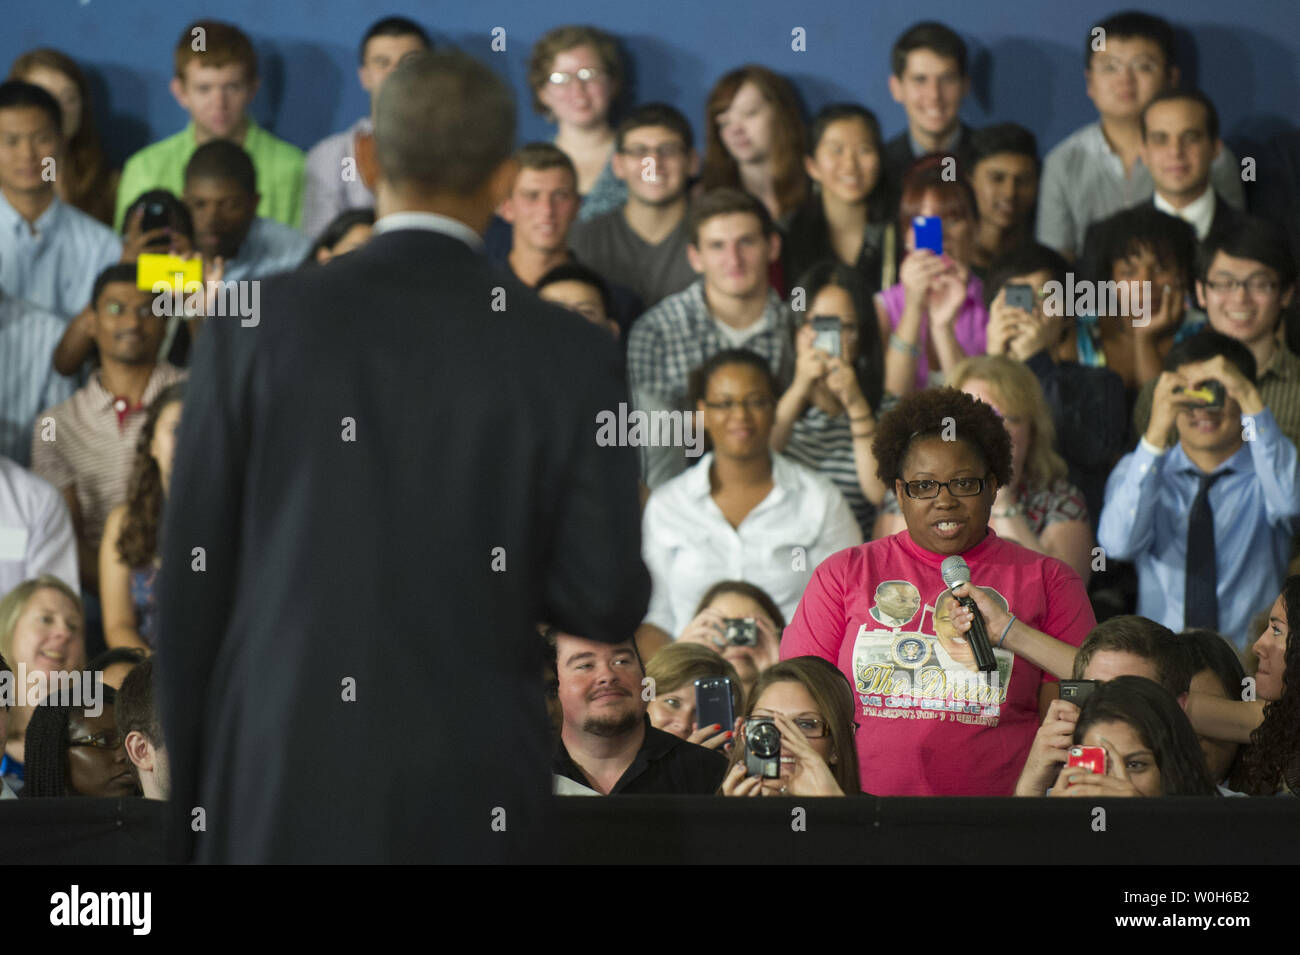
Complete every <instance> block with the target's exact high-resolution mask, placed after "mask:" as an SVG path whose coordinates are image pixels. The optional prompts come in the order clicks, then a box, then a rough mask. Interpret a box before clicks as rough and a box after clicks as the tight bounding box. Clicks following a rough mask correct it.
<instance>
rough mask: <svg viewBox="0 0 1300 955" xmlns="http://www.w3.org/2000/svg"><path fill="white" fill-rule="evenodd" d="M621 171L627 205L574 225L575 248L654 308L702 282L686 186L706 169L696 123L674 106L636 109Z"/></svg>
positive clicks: (623, 135)
mask: <svg viewBox="0 0 1300 955" xmlns="http://www.w3.org/2000/svg"><path fill="white" fill-rule="evenodd" d="M613 169H614V175H615V176H617V177H618V178H619V179H620V180H621V181H623V182H625V183H626V184H627V200H626V201H625V202H624V203H623V204H622V205H621V206H618V207H617V208H614V209H611V210H610V211H609V212H605V213H601V214H600V215H597V216H592V217H591V218H589V219H585V220H583V221H580V222H578V223H577V224H576V225H574V227H573V231H572V233H571V234H570V236H569V246H570V248H572V249H573V251H574V252H575V253H576V254H577V256H578V258H579V259H580V260H581V261H582V262H584V263H585V264H587V265H589V266H591V267H592V268H593V269H595V270H596V271H597V272H599V273H600V274H601V275H602V276H604V277H605V278H606V279H607V280H609V281H611V282H617V283H618V284H619V285H622V286H623V287H625V288H627V289H630V290H631V292H632V294H634V295H635V296H636V297H637V298H638V299H640V301H641V303H642V305H643V306H644V307H646V308H653V307H654V306H655V305H658V304H659V303H660V302H661V301H663V300H664V299H665V298H667V297H668V296H669V295H674V294H676V293H677V292H680V291H682V290H683V289H685V288H686V287H687V286H689V285H690V284H691V283H692V282H694V281H695V279H696V275H695V271H694V269H692V268H691V262H690V259H689V257H688V256H687V254H686V246H687V243H688V237H689V233H688V230H687V220H686V203H687V200H686V187H687V185H688V184H689V182H690V179H691V177H693V176H694V175H695V174H696V173H697V172H698V170H699V157H698V156H697V155H696V153H695V139H694V134H693V133H692V132H691V124H690V123H689V122H687V120H686V117H685V116H683V115H682V114H681V113H680V112H679V111H678V110H677V109H676V108H674V107H672V106H669V105H668V104H667V103H646V104H644V105H642V106H638V107H636V108H635V109H633V110H632V111H631V112H630V113H628V115H627V116H626V117H625V118H624V119H623V121H622V122H621V123H619V124H618V133H617V135H616V138H615V146H614V158H613ZM651 172H653V175H651V174H650V173H651Z"/></svg>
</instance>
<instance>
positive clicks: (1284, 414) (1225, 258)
mask: <svg viewBox="0 0 1300 955" xmlns="http://www.w3.org/2000/svg"><path fill="white" fill-rule="evenodd" d="M1199 259H1200V261H1199V262H1198V274H1197V281H1196V298H1197V300H1198V301H1199V302H1200V304H1201V307H1202V308H1204V309H1205V312H1206V315H1207V316H1208V317H1209V325H1210V327H1211V328H1212V329H1214V331H1216V332H1219V333H1220V334H1222V335H1227V336H1228V337H1229V338H1235V339H1236V340H1237V341H1239V342H1241V343H1242V344H1243V345H1245V346H1246V347H1247V348H1248V349H1250V353H1251V355H1253V356H1254V358H1255V368H1256V370H1257V372H1258V377H1257V378H1256V380H1255V385H1256V387H1258V388H1259V394H1260V397H1261V398H1263V400H1264V404H1265V405H1267V406H1268V409H1269V410H1270V411H1272V412H1273V417H1274V418H1276V419H1277V425H1278V427H1279V428H1280V429H1281V431H1282V433H1283V434H1284V435H1286V437H1287V438H1288V439H1289V440H1290V441H1291V442H1293V443H1294V444H1296V445H1297V446H1300V356H1297V355H1296V354H1295V353H1294V352H1293V351H1291V349H1290V348H1288V347H1287V345H1286V343H1285V342H1284V341H1282V339H1281V337H1280V336H1279V334H1278V333H1279V330H1280V326H1281V324H1282V315H1283V313H1284V312H1285V311H1286V309H1287V308H1288V307H1289V306H1290V305H1291V303H1292V301H1293V300H1294V298H1295V290H1296V263H1295V260H1294V259H1292V258H1291V255H1290V251H1289V246H1288V245H1287V238H1286V233H1285V232H1283V231H1282V229H1281V228H1279V227H1278V226H1276V225H1274V224H1273V223H1272V222H1269V221H1267V220H1265V219H1260V218H1258V217H1256V216H1243V217H1242V220H1241V222H1240V223H1238V225H1237V226H1236V227H1235V228H1232V229H1228V230H1226V231H1224V232H1213V233H1211V234H1210V236H1209V238H1208V239H1207V240H1206V241H1205V242H1204V243H1202V245H1201V249H1200V255H1199ZM1154 392H1155V383H1154V382H1152V383H1150V384H1148V385H1147V386H1146V387H1145V388H1143V389H1142V392H1141V394H1139V395H1138V400H1137V405H1136V407H1135V408H1134V409H1133V426H1134V428H1135V429H1136V431H1137V433H1138V434H1144V433H1145V432H1146V430H1147V424H1148V423H1149V421H1150V419H1151V402H1152V395H1153V394H1154Z"/></svg>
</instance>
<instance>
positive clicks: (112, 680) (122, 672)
mask: <svg viewBox="0 0 1300 955" xmlns="http://www.w3.org/2000/svg"><path fill="white" fill-rule="evenodd" d="M148 659H149V652H148V651H147V650H142V649H140V648H139V647H110V648H109V649H107V650H105V651H104V652H103V653H101V654H99V655H97V656H96V657H95V659H93V660H91V661H90V663H88V664H87V665H86V666H87V667H88V668H89V669H90V670H98V671H99V672H100V673H101V674H103V677H104V683H105V684H106V685H107V686H111V687H112V688H113V689H115V690H117V689H120V688H121V686H122V681H123V680H125V679H126V675H127V674H128V673H130V672H131V671H132V670H134V669H135V668H136V667H138V666H139V665H140V664H141V663H144V661H145V660H148Z"/></svg>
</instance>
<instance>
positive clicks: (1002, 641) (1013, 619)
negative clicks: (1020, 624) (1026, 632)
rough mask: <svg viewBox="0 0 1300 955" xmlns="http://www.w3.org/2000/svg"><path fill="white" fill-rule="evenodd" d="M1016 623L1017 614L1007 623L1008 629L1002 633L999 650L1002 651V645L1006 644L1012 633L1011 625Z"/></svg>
mask: <svg viewBox="0 0 1300 955" xmlns="http://www.w3.org/2000/svg"><path fill="white" fill-rule="evenodd" d="M1015 622H1016V615H1015V614H1012V615H1011V619H1010V620H1008V621H1007V628H1006V629H1005V630H1003V631H1002V637H1001V639H999V640H998V648H999V649H1001V647H1002V644H1003V643H1005V642H1006V639H1007V634H1008V633H1010V632H1011V625H1012V624H1013V623H1015Z"/></svg>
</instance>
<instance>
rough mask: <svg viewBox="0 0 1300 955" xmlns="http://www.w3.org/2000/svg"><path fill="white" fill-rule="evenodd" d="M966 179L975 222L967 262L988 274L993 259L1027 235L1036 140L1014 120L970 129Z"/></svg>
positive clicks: (1034, 182) (1031, 217) (1030, 226)
mask: <svg viewBox="0 0 1300 955" xmlns="http://www.w3.org/2000/svg"><path fill="white" fill-rule="evenodd" d="M970 145H971V159H970V166H969V169H970V183H971V189H973V190H974V192H975V207H976V211H977V212H978V213H979V226H978V228H977V229H976V230H975V243H974V246H973V248H972V249H971V268H972V269H974V270H975V271H977V272H978V273H979V275H980V277H981V278H987V277H988V270H989V267H990V266H992V264H993V263H994V262H995V261H997V260H998V259H999V258H1001V257H1002V256H1004V255H1006V254H1007V253H1009V252H1011V251H1012V250H1013V249H1016V248H1019V247H1020V246H1021V245H1024V244H1025V242H1027V241H1029V240H1031V239H1032V238H1033V234H1034V209H1035V207H1036V203H1037V201H1038V140H1036V139H1035V138H1034V134H1033V133H1031V132H1030V131H1029V130H1027V129H1025V127H1023V126H1018V125H1016V124H1015V123H998V124H997V125H996V126H986V127H984V128H983V129H980V130H976V131H975V132H974V133H972V134H971V138H970Z"/></svg>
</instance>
